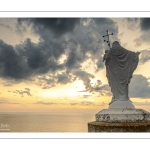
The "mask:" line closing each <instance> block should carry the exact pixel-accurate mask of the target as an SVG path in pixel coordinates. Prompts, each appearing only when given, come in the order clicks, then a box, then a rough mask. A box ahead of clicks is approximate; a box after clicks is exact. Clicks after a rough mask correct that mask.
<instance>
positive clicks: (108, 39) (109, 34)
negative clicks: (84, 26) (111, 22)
mask: <svg viewBox="0 0 150 150" xmlns="http://www.w3.org/2000/svg"><path fill="white" fill-rule="evenodd" d="M106 32H107V35H104V36H103V38H104V37H105V36H108V41H106V40H104V42H107V43H108V46H109V48H110V41H109V35H113V33H111V34H108V30H106Z"/></svg>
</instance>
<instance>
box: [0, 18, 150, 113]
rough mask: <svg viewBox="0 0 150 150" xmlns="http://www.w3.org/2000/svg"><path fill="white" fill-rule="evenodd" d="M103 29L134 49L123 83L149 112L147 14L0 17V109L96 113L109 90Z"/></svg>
mask: <svg viewBox="0 0 150 150" xmlns="http://www.w3.org/2000/svg"><path fill="white" fill-rule="evenodd" d="M106 30H109V32H110V33H112V32H113V36H111V37H110V42H111V44H112V42H114V41H119V42H120V43H121V45H122V46H123V47H124V48H126V49H128V50H131V51H135V52H137V51H140V52H141V54H140V61H139V65H138V67H137V69H136V71H135V72H134V75H133V78H132V79H131V83H130V87H129V91H130V92H129V96H130V99H131V101H132V102H133V104H134V105H135V107H136V108H142V109H146V110H148V111H150V86H149V82H150V71H149V66H150V61H149V60H150V19H149V18H0V33H1V34H0V89H1V90H0V111H1V112H20V111H21V112H54V113H62V112H63V113H88V112H94V113H97V112H98V111H99V110H101V109H103V108H107V107H108V103H109V102H110V101H111V92H110V88H109V86H108V82H107V79H106V71H105V66H104V63H103V62H102V60H103V55H104V51H105V50H106V49H108V46H107V44H106V43H104V42H103V35H105V34H106Z"/></svg>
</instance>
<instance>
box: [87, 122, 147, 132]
mask: <svg viewBox="0 0 150 150" xmlns="http://www.w3.org/2000/svg"><path fill="white" fill-rule="evenodd" d="M88 132H150V122H126V123H121V122H120V123H112V122H97V121H94V122H89V123H88Z"/></svg>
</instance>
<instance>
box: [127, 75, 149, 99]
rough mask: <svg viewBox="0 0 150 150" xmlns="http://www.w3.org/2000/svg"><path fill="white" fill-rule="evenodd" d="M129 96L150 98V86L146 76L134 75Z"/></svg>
mask: <svg viewBox="0 0 150 150" xmlns="http://www.w3.org/2000/svg"><path fill="white" fill-rule="evenodd" d="M129 97H139V98H150V86H149V82H148V79H147V78H146V77H144V76H143V75H140V74H139V75H133V77H132V79H131V83H130V84H129Z"/></svg>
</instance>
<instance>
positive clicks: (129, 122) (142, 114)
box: [88, 101, 150, 132]
mask: <svg viewBox="0 0 150 150" xmlns="http://www.w3.org/2000/svg"><path fill="white" fill-rule="evenodd" d="M95 118H96V121H94V122H89V123H88V132H150V113H149V112H147V111H145V110H143V109H136V108H135V107H134V106H133V104H132V103H131V102H130V101H115V102H113V103H110V105H109V107H108V109H103V110H101V111H99V112H98V113H97V114H96V115H95Z"/></svg>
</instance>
